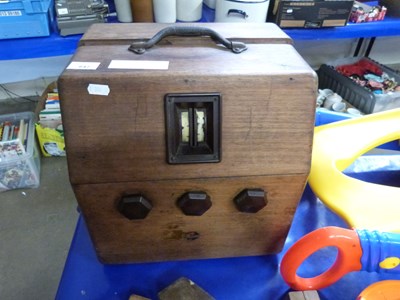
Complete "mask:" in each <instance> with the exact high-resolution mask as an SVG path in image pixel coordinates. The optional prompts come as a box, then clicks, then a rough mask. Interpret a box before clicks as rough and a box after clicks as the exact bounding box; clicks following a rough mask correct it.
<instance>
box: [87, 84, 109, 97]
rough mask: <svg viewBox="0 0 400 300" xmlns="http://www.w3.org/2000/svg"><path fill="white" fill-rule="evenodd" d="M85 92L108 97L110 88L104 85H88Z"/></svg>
mask: <svg viewBox="0 0 400 300" xmlns="http://www.w3.org/2000/svg"><path fill="white" fill-rule="evenodd" d="M87 90H88V93H89V94H90V95H100V96H108V94H110V87H109V86H108V85H106V84H93V83H90V84H89V85H88V88H87Z"/></svg>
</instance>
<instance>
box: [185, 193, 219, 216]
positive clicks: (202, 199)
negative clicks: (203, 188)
mask: <svg viewBox="0 0 400 300" xmlns="http://www.w3.org/2000/svg"><path fill="white" fill-rule="evenodd" d="M177 204H178V206H179V207H180V209H181V210H182V211H183V213H184V214H185V215H188V216H201V215H202V214H204V213H205V212H206V211H207V210H208V209H209V208H210V207H211V205H212V203H211V199H210V196H208V195H207V194H206V193H204V192H188V193H186V194H183V195H182V196H181V197H180V198H179V199H178V202H177Z"/></svg>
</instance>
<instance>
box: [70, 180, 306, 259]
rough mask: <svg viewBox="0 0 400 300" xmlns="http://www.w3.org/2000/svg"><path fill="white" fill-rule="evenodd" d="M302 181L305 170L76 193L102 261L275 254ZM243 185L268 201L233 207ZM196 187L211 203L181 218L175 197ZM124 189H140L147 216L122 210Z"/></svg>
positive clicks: (96, 187) (85, 188)
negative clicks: (248, 208) (132, 216)
mask: <svg viewBox="0 0 400 300" xmlns="http://www.w3.org/2000/svg"><path fill="white" fill-rule="evenodd" d="M305 182H306V176H305V175H302V176H300V175H299V176H252V177H238V178H222V179H221V178H217V179H194V180H171V181H170V180H165V181H159V182H158V181H141V182H132V183H108V184H88V185H76V186H74V190H75V193H76V196H77V199H78V201H79V206H80V208H81V210H82V213H83V216H84V219H85V221H86V224H87V225H88V228H89V231H90V232H91V237H92V240H93V243H94V245H95V249H96V251H97V254H98V256H99V258H100V259H101V261H102V262H104V263H123V262H146V261H163V260H183V259H200V258H210V257H212V258H217V257H236V256H244V255H246V256H250V255H263V254H271V253H277V252H279V251H280V250H281V248H282V246H283V243H284V241H285V238H286V235H287V232H288V230H289V227H290V224H291V221H292V218H293V214H294V212H295V210H296V206H297V203H298V200H299V199H300V197H301V193H302V191H303V188H304V185H305ZM245 188H262V189H264V191H265V192H266V194H267V200H268V203H267V206H266V207H264V208H263V209H262V210H260V211H258V212H257V213H255V214H252V213H243V212H240V211H238V210H237V209H236V206H235V205H234V202H233V199H234V197H235V196H236V195H237V194H239V193H240V192H241V191H242V190H243V189H245ZM197 190H202V191H204V192H206V193H207V194H208V195H209V196H210V198H211V201H212V206H211V208H210V209H209V210H208V211H206V212H205V214H203V215H202V216H186V215H184V214H183V213H182V211H181V210H180V208H179V207H178V206H177V205H176V200H177V198H179V197H180V196H181V195H182V194H184V193H185V192H187V191H197ZM125 193H132V194H136V193H140V194H143V195H144V196H146V198H147V199H149V200H150V201H151V202H152V204H153V209H152V210H151V211H150V213H149V215H148V216H147V217H146V218H145V219H143V220H129V219H127V218H125V217H124V216H123V215H121V214H120V213H119V211H118V210H117V204H118V201H119V199H120V197H121V196H122V195H123V194H125ZM193 235H195V236H197V237H198V238H197V239H193V238H192V237H193Z"/></svg>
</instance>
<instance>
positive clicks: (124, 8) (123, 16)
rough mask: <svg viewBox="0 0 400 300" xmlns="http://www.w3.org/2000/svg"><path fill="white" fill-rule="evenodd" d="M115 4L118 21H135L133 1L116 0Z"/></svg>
mask: <svg viewBox="0 0 400 300" xmlns="http://www.w3.org/2000/svg"><path fill="white" fill-rule="evenodd" d="M114 4H115V10H116V11H117V19H118V21H119V22H122V23H131V22H132V21H133V18H132V10H131V2H130V1H129V0H114Z"/></svg>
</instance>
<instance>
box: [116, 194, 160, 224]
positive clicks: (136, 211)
mask: <svg viewBox="0 0 400 300" xmlns="http://www.w3.org/2000/svg"><path fill="white" fill-rule="evenodd" d="M152 208H153V205H152V204H151V202H150V200H148V199H146V198H145V197H144V196H143V195H140V194H138V195H125V196H122V198H121V200H120V201H119V203H118V210H119V212H120V213H121V214H123V215H124V216H125V217H127V218H128V219H130V220H137V219H144V218H146V217H147V215H148V214H149V212H150V210H151V209H152Z"/></svg>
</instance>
